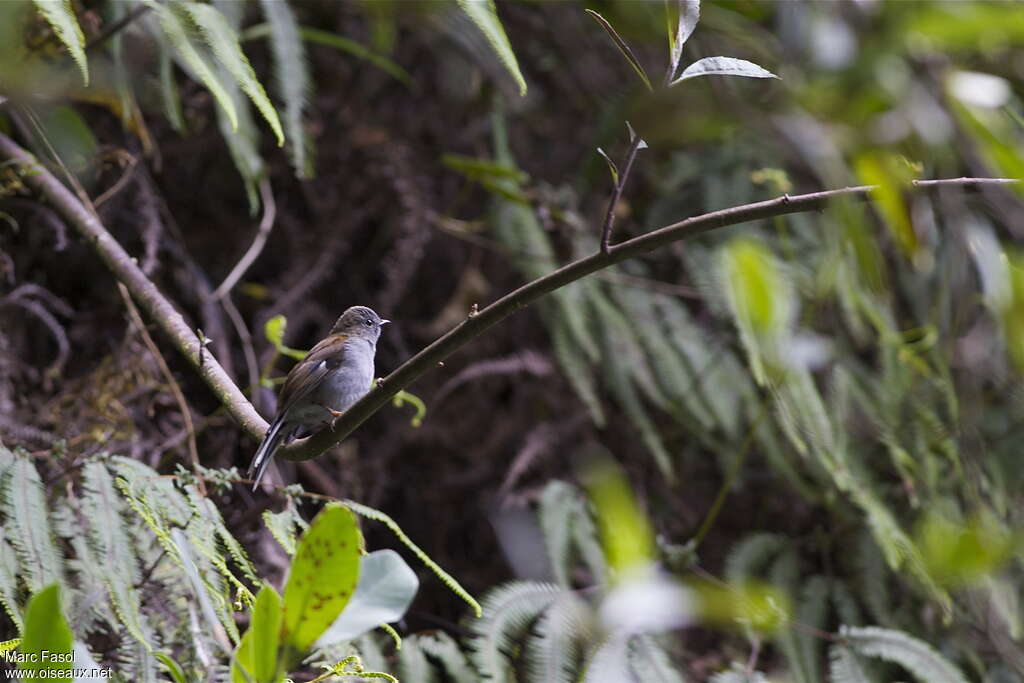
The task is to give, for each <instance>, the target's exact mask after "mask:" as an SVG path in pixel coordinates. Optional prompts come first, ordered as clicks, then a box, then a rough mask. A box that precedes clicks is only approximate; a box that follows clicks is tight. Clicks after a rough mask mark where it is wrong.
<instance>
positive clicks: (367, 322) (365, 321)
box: [363, 318, 373, 327]
mask: <svg viewBox="0 0 1024 683" xmlns="http://www.w3.org/2000/svg"><path fill="white" fill-rule="evenodd" d="M363 324H364V325H366V326H367V327H373V321H372V320H370V319H369V318H367V319H366V320H364V321H363Z"/></svg>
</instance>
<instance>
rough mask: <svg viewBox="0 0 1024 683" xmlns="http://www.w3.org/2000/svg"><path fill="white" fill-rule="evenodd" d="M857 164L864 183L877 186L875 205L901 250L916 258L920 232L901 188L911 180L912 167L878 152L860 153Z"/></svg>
mask: <svg viewBox="0 0 1024 683" xmlns="http://www.w3.org/2000/svg"><path fill="white" fill-rule="evenodd" d="M854 165H855V166H856V168H857V176H858V177H859V178H860V179H861V182H863V183H865V184H867V185H876V186H877V187H876V188H875V189H874V190H872V191H871V196H872V198H874V200H875V206H877V207H878V210H879V213H881V214H882V218H884V219H885V224H886V226H887V227H888V228H889V231H890V232H891V233H892V236H893V238H894V239H895V240H896V243H897V244H898V245H899V247H900V249H901V250H902V251H903V253H904V254H905V255H906V256H908V257H913V256H914V254H915V253H916V252H917V248H918V242H917V235H916V234H915V233H914V226H913V225H911V223H910V212H909V211H908V210H907V206H906V203H905V202H904V201H903V194H902V187H903V186H904V185H906V184H909V182H910V174H909V169H908V168H905V167H902V166H900V164H899V161H898V160H897V159H894V158H893V157H892V156H890V155H885V154H882V153H875V152H868V153H865V154H862V155H860V156H859V157H858V158H857V160H856V162H855V164H854Z"/></svg>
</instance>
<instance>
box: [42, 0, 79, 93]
mask: <svg viewBox="0 0 1024 683" xmlns="http://www.w3.org/2000/svg"><path fill="white" fill-rule="evenodd" d="M33 2H34V3H35V5H36V8H37V9H38V10H39V13H40V14H42V15H43V17H45V18H46V21H47V22H49V24H50V26H52V27H53V32H54V33H56V34H57V37H58V38H59V39H60V42H62V43H64V46H65V47H66V48H67V49H68V52H69V53H71V58H72V59H74V60H75V64H77V65H78V70H79V71H80V72H81V74H82V81H84V82H85V84H86V85H89V64H88V62H87V61H86V58H85V36H84V35H82V28H81V26H79V25H78V19H77V18H76V17H75V8H74V6H73V5H72V4H71V0H33Z"/></svg>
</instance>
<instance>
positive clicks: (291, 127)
mask: <svg viewBox="0 0 1024 683" xmlns="http://www.w3.org/2000/svg"><path fill="white" fill-rule="evenodd" d="M260 7H261V8H262V9H263V16H265V17H266V18H267V22H268V23H269V24H270V49H271V50H272V51H273V53H274V87H275V89H276V90H277V94H278V96H279V97H280V98H281V99H282V100H284V125H285V127H286V128H287V129H288V142H289V145H288V151H289V152H290V155H291V159H292V166H293V167H294V168H295V173H296V175H298V177H300V178H309V177H311V176H312V175H313V163H312V160H311V159H310V154H309V152H310V144H309V136H308V135H306V130H305V128H304V127H303V125H302V115H303V111H304V110H305V108H306V103H307V102H308V100H309V95H310V92H311V90H312V84H311V81H310V77H309V62H308V61H307V59H306V50H305V46H304V45H303V44H302V39H301V38H300V37H299V25H298V24H297V23H296V21H295V14H294V13H293V12H292V10H291V7H289V6H288V3H287V2H281V0H260Z"/></svg>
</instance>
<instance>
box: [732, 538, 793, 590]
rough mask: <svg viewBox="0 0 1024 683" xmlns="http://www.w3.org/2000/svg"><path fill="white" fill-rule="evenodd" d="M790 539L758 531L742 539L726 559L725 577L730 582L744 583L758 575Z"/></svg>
mask: <svg viewBox="0 0 1024 683" xmlns="http://www.w3.org/2000/svg"><path fill="white" fill-rule="evenodd" d="M787 545H788V541H787V540H786V539H785V538H784V537H782V536H780V535H778V534H769V533H758V534H754V535H752V536H747V537H746V538H744V539H743V540H742V541H740V542H739V543H738V544H737V545H736V546H735V547H733V548H732V550H730V551H729V555H728V556H727V557H726V559H725V578H726V580H727V581H728V582H729V583H743V582H745V581H749V580H750V579H752V578H754V577H756V576H758V574H760V573H761V572H762V571H763V570H764V568H765V567H766V566H767V564H768V562H770V561H771V560H772V559H773V558H774V557H775V556H777V555H778V554H779V553H780V552H782V551H783V550H784V549H785V548H786V546H787Z"/></svg>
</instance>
